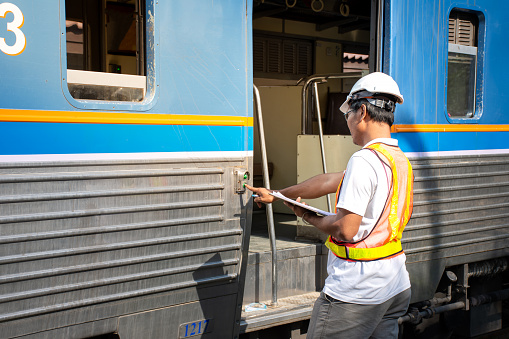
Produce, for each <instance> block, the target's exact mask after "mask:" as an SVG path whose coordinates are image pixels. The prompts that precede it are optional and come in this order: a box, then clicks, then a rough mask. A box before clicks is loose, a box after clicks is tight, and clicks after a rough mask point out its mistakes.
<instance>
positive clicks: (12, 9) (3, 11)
mask: <svg viewBox="0 0 509 339" xmlns="http://www.w3.org/2000/svg"><path fill="white" fill-rule="evenodd" d="M7 13H12V14H13V15H14V19H13V20H12V21H11V22H7V32H12V33H14V37H15V38H16V39H15V42H14V44H13V45H12V46H10V45H8V44H7V43H6V42H5V37H0V51H2V52H4V53H5V54H7V55H20V54H21V53H23V51H24V50H25V47H26V38H25V34H23V32H22V31H21V29H20V28H21V27H23V23H24V21H25V18H24V17H23V12H21V10H20V9H19V8H18V6H16V5H14V4H11V3H9V2H4V3H1V4H0V18H5V17H6V16H7ZM0 32H1V31H0Z"/></svg>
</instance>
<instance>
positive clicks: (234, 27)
mask: <svg viewBox="0 0 509 339" xmlns="http://www.w3.org/2000/svg"><path fill="white" fill-rule="evenodd" d="M248 2H249V4H250V5H251V1H248ZM160 9H161V13H160V16H161V17H163V18H165V20H166V22H167V25H166V26H165V29H162V30H161V37H160V41H161V54H162V55H163V63H162V65H161V73H162V74H164V76H163V78H162V79H161V81H162V84H161V86H164V88H165V95H166V96H167V97H168V102H167V104H168V109H169V111H170V113H180V114H211V115H231V116H245V115H246V114H247V112H246V108H247V107H246V98H248V99H249V100H251V96H252V93H251V92H252V68H251V67H250V65H251V59H252V57H251V54H250V53H249V55H248V54H246V52H247V51H249V52H250V51H251V44H252V43H251V34H252V32H251V30H250V26H249V27H248V26H247V25H245V24H244V25H242V23H245V20H246V4H245V3H244V2H243V1H238V0H229V1H203V0H192V1H173V2H171V6H164V7H163V6H161V8H160ZM249 12H250V10H249ZM247 15H249V17H250V15H251V14H250V13H247ZM247 29H249V31H248V30H247ZM249 102H251V101H249ZM249 111H250V112H249V114H252V112H251V110H249ZM250 116H252V115H250Z"/></svg>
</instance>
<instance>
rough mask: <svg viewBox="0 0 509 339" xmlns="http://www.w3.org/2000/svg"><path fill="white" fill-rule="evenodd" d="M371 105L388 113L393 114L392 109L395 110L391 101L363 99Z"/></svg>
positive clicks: (394, 105)
mask: <svg viewBox="0 0 509 339" xmlns="http://www.w3.org/2000/svg"><path fill="white" fill-rule="evenodd" d="M365 99H366V100H367V101H368V102H369V103H370V104H371V105H373V106H376V107H380V108H383V109H385V110H386V111H389V112H391V113H392V112H394V109H395V108H396V104H395V103H394V101H391V100H383V99H372V98H365Z"/></svg>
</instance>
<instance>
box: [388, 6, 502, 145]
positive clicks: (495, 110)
mask: <svg viewBox="0 0 509 339" xmlns="http://www.w3.org/2000/svg"><path fill="white" fill-rule="evenodd" d="M386 7H387V9H388V10H389V16H388V17H390V20H391V21H390V23H389V24H387V25H386V27H387V29H388V32H386V39H385V41H384V44H385V46H384V50H385V54H384V58H385V59H384V62H383V65H384V69H383V71H384V72H386V73H388V74H390V75H391V76H393V77H394V79H395V80H396V81H397V82H398V84H399V85H400V89H401V92H402V93H403V96H404V98H405V102H404V104H403V105H401V106H400V107H398V108H397V110H396V117H395V118H396V121H395V123H396V124H450V123H451V122H449V121H448V119H447V112H446V94H447V93H446V80H447V79H446V76H447V53H448V30H449V27H448V19H449V14H450V12H451V10H452V9H454V8H463V9H468V10H472V11H476V12H478V13H482V15H483V16H484V19H485V22H484V34H485V35H484V36H481V38H480V39H479V41H480V44H482V45H483V46H479V48H480V49H481V50H483V57H484V62H483V74H482V79H480V80H479V81H481V80H482V83H481V85H482V88H483V103H482V104H483V110H482V116H481V117H480V118H479V120H477V121H468V122H467V123H479V124H509V115H507V114H505V105H504V103H505V102H508V101H509V91H507V87H508V86H507V72H504V71H501V70H502V69H503V65H504V64H505V61H506V60H507V54H508V52H509V46H507V44H503V43H501V41H505V40H506V34H505V32H507V31H508V30H509V21H508V20H507V16H506V14H505V13H508V12H509V2H507V1H492V0H477V1H471V0H445V1H430V0H415V1H408V0H388V1H387V6H386ZM480 34H483V30H482V27H481V32H480ZM483 38H484V42H483V41H482V40H483ZM453 122H454V121H453ZM457 122H458V121H456V122H455V123H457ZM490 134H491V135H492V137H487V138H484V137H483V138H472V137H471V134H465V135H463V134H461V133H454V134H446V135H443V134H442V133H441V134H440V143H439V144H438V142H433V143H432V144H431V145H432V146H429V145H423V144H422V140H429V139H430V138H429V137H428V136H426V137H417V136H415V137H411V138H409V137H408V136H403V135H402V134H401V135H400V134H397V135H396V137H397V138H399V139H401V140H403V139H405V143H408V142H409V140H410V139H415V140H414V142H416V145H413V146H412V145H409V147H410V148H412V149H421V150H423V149H430V148H433V147H436V149H434V150H433V151H438V150H446V149H448V150H454V149H490V148H495V149H497V148H501V147H500V145H499V144H497V143H496V142H495V140H497V139H499V136H500V135H502V134H500V133H496V132H493V133H482V135H483V136H486V135H490ZM479 135H481V134H479ZM449 136H451V137H450V139H449ZM443 137H445V139H444V138H443ZM431 139H433V140H434V137H433V138H431ZM455 140H456V141H455ZM481 140H483V141H481ZM502 148H507V147H502Z"/></svg>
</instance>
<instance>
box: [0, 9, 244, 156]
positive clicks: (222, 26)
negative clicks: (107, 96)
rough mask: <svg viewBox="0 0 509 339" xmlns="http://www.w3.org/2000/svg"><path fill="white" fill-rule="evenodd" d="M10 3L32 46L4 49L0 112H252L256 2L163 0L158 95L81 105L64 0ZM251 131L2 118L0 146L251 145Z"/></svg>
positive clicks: (158, 20)
mask: <svg viewBox="0 0 509 339" xmlns="http://www.w3.org/2000/svg"><path fill="white" fill-rule="evenodd" d="M147 1H149V0H147ZM9 2H11V3H13V4H15V5H16V6H18V7H19V8H20V9H21V11H22V12H23V14H24V18H25V20H24V25H23V27H22V30H23V33H24V34H25V35H26V38H27V44H26V49H25V50H24V52H23V53H22V54H20V55H18V56H8V55H6V54H4V53H1V52H0V74H1V75H2V81H1V82H0V109H5V108H7V109H28V110H30V109H32V110H55V111H70V112H73V111H86V110H92V111H97V110H99V111H120V112H125V111H141V112H144V111H146V112H147V113H156V114H157V113H161V114H189V115H220V116H242V117H252V116H253V105H252V101H253V99H252V83H253V78H252V37H251V36H252V26H251V16H252V2H251V1H250V0H245V1H238V0H207V1H205V0H186V1H155V3H157V5H156V6H155V11H156V13H154V14H155V15H154V17H155V23H154V26H153V27H154V29H155V30H156V32H155V33H154V36H156V39H155V40H154V42H155V43H156V44H158V46H157V48H154V51H155V53H156V54H157V55H156V56H155V58H154V59H153V63H154V64H153V67H154V69H155V73H156V74H155V77H156V80H157V81H156V82H155V83H156V85H158V87H159V88H158V91H159V94H158V95H157V96H156V97H155V98H154V101H153V102H151V103H150V104H149V105H147V104H146V103H143V104H125V103H124V104H120V105H119V104H118V103H115V104H111V103H107V102H97V101H96V102H89V103H87V104H86V105H76V102H73V99H72V98H70V96H69V95H68V92H67V87H66V86H67V85H66V84H65V81H64V80H63V79H64V77H65V72H66V67H65V62H66V60H65V58H66V53H65V43H64V44H62V35H63V34H64V32H65V26H64V25H63V24H62V23H64V22H65V21H64V20H63V18H64V14H65V1H64V0H47V1H46V0H45V1H44V2H42V1H41V2H37V4H35V3H34V2H33V1H32V0H10V1H9ZM149 2H150V3H152V2H151V0H150V1H149ZM9 21H11V16H10V15H7V16H6V18H0V37H3V36H5V37H6V38H7V42H8V43H10V42H11V39H12V37H10V36H9V33H8V32H7V31H6V24H7V22H9ZM147 34H151V33H150V32H148V33H147ZM70 114H72V113H70ZM251 130H252V128H247V127H208V126H201V127H199V126H195V127H192V126H146V125H139V126H137V125H125V126H121V125H97V126H95V125H91V124H58V123H55V124H49V123H48V124H45V123H34V124H29V123H0V131H1V132H2V133H0V134H2V135H1V137H2V143H3V145H2V146H1V149H2V151H1V152H0V153H2V154H29V153H34V154H37V153H52V154H56V153H59V152H63V153H82V152H86V153H88V152H99V151H101V150H102V151H104V152H152V151H153V152H161V151H195V150H196V151H205V150H214V151H221V150H246V149H248V150H252V149H253V141H252V131H251ZM4 131H5V133H4ZM249 131H251V132H249ZM105 133H111V138H109V137H108V138H107V137H105ZM147 133H148V135H147ZM7 136H9V138H13V139H12V140H15V142H13V141H9V145H5V142H7V141H8V140H10V139H9V138H8V137H7ZM19 136H23V138H22V137H19ZM182 138H183V139H182ZM51 140H53V141H51ZM85 140H86V141H85ZM133 140H135V141H133ZM216 140H217V141H216ZM51 147H54V149H51ZM32 149H33V151H31V150H32ZM102 151H101V152H102ZM4 152H5V153H4Z"/></svg>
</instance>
